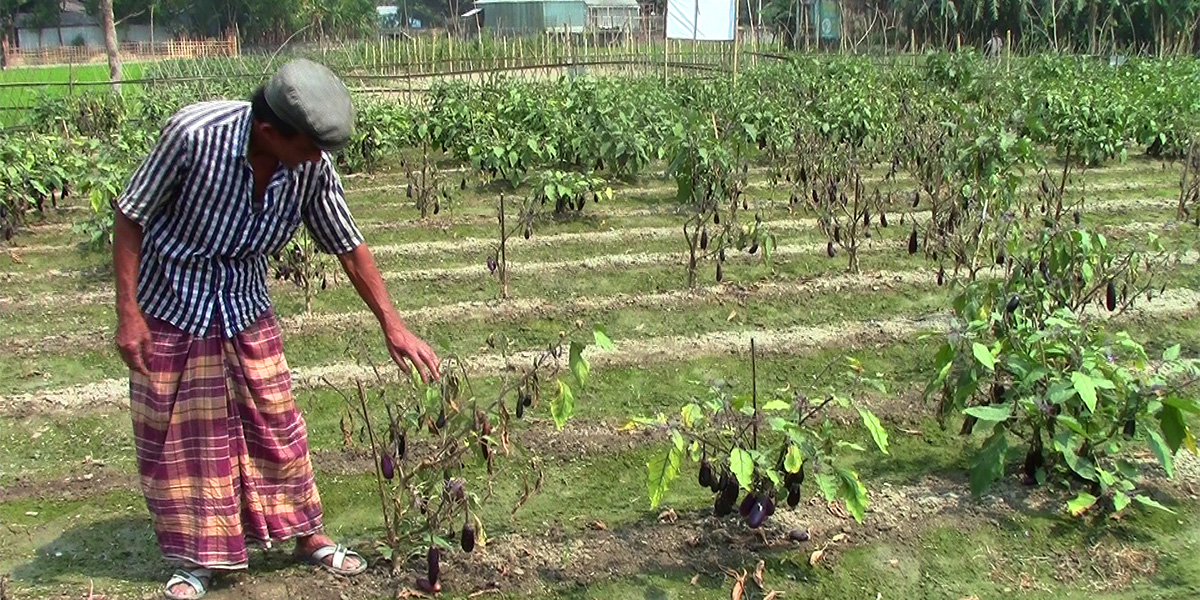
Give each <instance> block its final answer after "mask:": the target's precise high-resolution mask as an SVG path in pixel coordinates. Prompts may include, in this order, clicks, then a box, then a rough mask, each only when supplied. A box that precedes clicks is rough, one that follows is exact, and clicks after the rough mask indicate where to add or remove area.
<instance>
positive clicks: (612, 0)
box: [583, 0, 641, 9]
mask: <svg viewBox="0 0 1200 600" xmlns="http://www.w3.org/2000/svg"><path fill="white" fill-rule="evenodd" d="M583 3H584V4H586V5H588V6H589V7H591V8H637V9H640V8H641V6H640V5H638V2H637V0H583Z"/></svg>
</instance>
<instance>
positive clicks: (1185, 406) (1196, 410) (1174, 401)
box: [1162, 396, 1200, 414]
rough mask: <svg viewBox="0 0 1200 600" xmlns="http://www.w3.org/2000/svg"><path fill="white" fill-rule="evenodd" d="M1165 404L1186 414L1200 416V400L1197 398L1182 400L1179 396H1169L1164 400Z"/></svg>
mask: <svg viewBox="0 0 1200 600" xmlns="http://www.w3.org/2000/svg"><path fill="white" fill-rule="evenodd" d="M1162 402H1163V404H1165V405H1167V406H1173V407H1175V408H1178V409H1179V410H1182V411H1184V412H1189V413H1192V414H1200V399H1197V398H1180V397H1179V396H1167V397H1166V398H1163V401H1162Z"/></svg>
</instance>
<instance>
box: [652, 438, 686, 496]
mask: <svg viewBox="0 0 1200 600" xmlns="http://www.w3.org/2000/svg"><path fill="white" fill-rule="evenodd" d="M681 454H682V453H681V452H680V451H679V449H678V448H676V447H675V446H671V449H670V450H668V451H667V452H665V453H663V454H660V455H658V456H656V457H654V458H652V459H650V462H649V463H648V464H647V470H648V473H649V477H648V478H647V480H646V484H647V488H648V489H649V492H650V508H658V505H659V503H660V502H662V499H663V496H665V495H666V494H667V490H668V489H669V488H670V487H671V482H672V481H674V480H675V478H676V477H679V464H680V462H681V461H682V456H681Z"/></svg>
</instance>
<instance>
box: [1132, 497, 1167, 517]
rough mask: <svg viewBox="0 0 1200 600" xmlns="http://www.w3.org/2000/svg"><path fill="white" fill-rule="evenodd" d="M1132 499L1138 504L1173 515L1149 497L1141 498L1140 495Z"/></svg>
mask: <svg viewBox="0 0 1200 600" xmlns="http://www.w3.org/2000/svg"><path fill="white" fill-rule="evenodd" d="M1133 499H1134V500H1137V501H1138V502H1141V503H1142V504H1144V505H1146V506H1149V507H1151V508H1157V509H1158V510H1164V511H1167V512H1169V513H1171V514H1175V511H1173V510H1171V509H1169V508H1167V507H1165V506H1163V505H1162V504H1159V503H1158V502H1157V501H1156V500H1154V499H1153V498H1151V497H1149V496H1143V495H1141V494H1138V495H1137V496H1134V497H1133Z"/></svg>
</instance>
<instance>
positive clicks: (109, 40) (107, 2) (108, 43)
mask: <svg viewBox="0 0 1200 600" xmlns="http://www.w3.org/2000/svg"><path fill="white" fill-rule="evenodd" d="M100 21H101V23H102V24H103V26H104V49H105V51H106V52H107V53H108V79H109V81H111V82H113V87H112V90H113V92H115V93H120V92H121V49H120V47H119V46H118V45H117V27H116V24H115V23H114V22H113V0H100Z"/></svg>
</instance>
